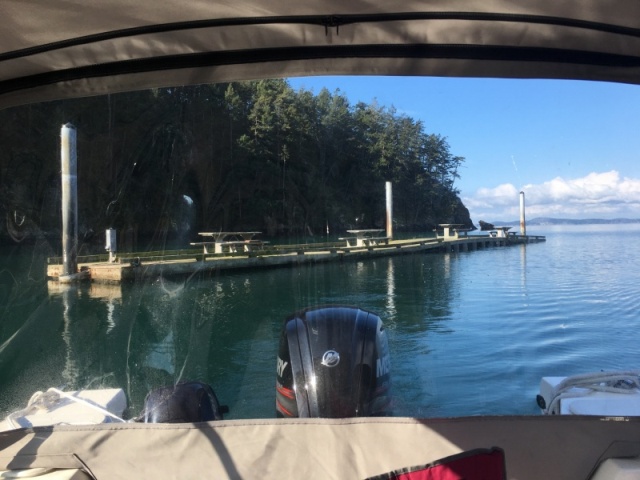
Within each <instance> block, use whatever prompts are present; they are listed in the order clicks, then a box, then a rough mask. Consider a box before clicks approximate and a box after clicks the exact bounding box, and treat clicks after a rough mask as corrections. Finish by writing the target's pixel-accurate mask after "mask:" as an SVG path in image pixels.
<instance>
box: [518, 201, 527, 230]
mask: <svg viewBox="0 0 640 480" xmlns="http://www.w3.org/2000/svg"><path fill="white" fill-rule="evenodd" d="M526 234H527V224H526V222H525V221H524V192H520V235H526Z"/></svg>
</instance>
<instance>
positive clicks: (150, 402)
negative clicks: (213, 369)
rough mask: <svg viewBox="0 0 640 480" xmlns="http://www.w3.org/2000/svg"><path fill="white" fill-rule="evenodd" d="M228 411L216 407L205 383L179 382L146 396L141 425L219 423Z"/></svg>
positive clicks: (211, 391) (221, 407)
mask: <svg viewBox="0 0 640 480" xmlns="http://www.w3.org/2000/svg"><path fill="white" fill-rule="evenodd" d="M228 411H229V408H228V407H227V406H226V405H220V404H219V403H218V398H217V397H216V394H215V393H214V392H213V389H212V388H211V387H210V386H209V385H207V384H206V383H201V382H183V383H178V384H176V385H169V386H167V387H160V388H157V389H155V390H153V391H151V392H149V393H148V394H147V398H145V401H144V412H143V413H142V417H143V418H142V419H141V421H143V422H144V423H193V422H209V421H212V420H222V418H223V413H227V412H228Z"/></svg>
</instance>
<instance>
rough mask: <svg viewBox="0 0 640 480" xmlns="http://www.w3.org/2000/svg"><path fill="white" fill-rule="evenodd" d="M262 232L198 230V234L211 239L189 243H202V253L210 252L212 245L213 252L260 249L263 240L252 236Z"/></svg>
mask: <svg viewBox="0 0 640 480" xmlns="http://www.w3.org/2000/svg"><path fill="white" fill-rule="evenodd" d="M260 233H262V232H199V233H198V235H200V236H201V237H204V238H211V240H204V241H202V242H192V243H191V245H202V247H203V249H204V253H205V254H207V253H211V252H210V251H209V250H210V248H211V246H213V253H225V252H239V251H240V252H251V251H252V250H254V249H260V248H262V247H263V245H264V244H265V242H263V241H262V240H254V239H253V237H255V236H256V235H259V234H260Z"/></svg>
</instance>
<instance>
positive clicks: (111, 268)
mask: <svg viewBox="0 0 640 480" xmlns="http://www.w3.org/2000/svg"><path fill="white" fill-rule="evenodd" d="M545 240H546V238H545V237H543V236H531V235H508V236H506V237H492V236H490V235H468V236H460V237H451V238H448V237H437V238H414V239H408V240H391V241H390V242H388V244H386V245H375V246H368V247H346V246H344V242H342V243H338V242H336V243H310V244H301V245H276V246H272V247H269V248H265V249H263V250H259V251H255V252H248V253H232V254H205V253H203V251H202V250H196V249H189V250H174V251H170V250H167V251H162V252H145V253H129V254H120V256H119V257H116V260H115V261H114V262H109V261H108V258H107V256H106V255H101V256H98V255H95V256H88V257H78V275H76V276H74V279H73V280H76V279H84V280H87V281H91V282H96V283H122V282H127V281H132V280H136V279H143V278H152V277H157V276H159V275H162V276H180V275H193V274H195V273H198V272H211V271H225V270H236V269H248V268H249V269H250V268H266V267H282V266H293V265H302V264H308V263H319V262H332V261H348V260H363V259H368V258H374V257H384V256H391V255H402V254H410V253H418V252H443V253H444V252H450V253H456V252H467V251H473V250H479V249H484V248H492V247H506V246H512V245H522V244H528V243H537V242H544V241H545ZM47 277H48V278H49V279H51V280H57V281H60V282H63V281H69V278H68V277H65V276H64V275H63V265H62V262H61V259H60V258H50V259H49V263H48V265H47Z"/></svg>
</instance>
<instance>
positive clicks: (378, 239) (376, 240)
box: [363, 237, 390, 247]
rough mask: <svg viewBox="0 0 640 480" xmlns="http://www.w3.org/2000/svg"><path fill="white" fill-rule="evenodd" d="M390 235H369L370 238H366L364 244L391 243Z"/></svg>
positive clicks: (368, 245) (369, 245) (370, 245)
mask: <svg viewBox="0 0 640 480" xmlns="http://www.w3.org/2000/svg"><path fill="white" fill-rule="evenodd" d="M389 240H390V238H389V237H369V238H365V239H364V240H363V241H364V244H365V245H366V246H367V247H372V246H375V245H389Z"/></svg>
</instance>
